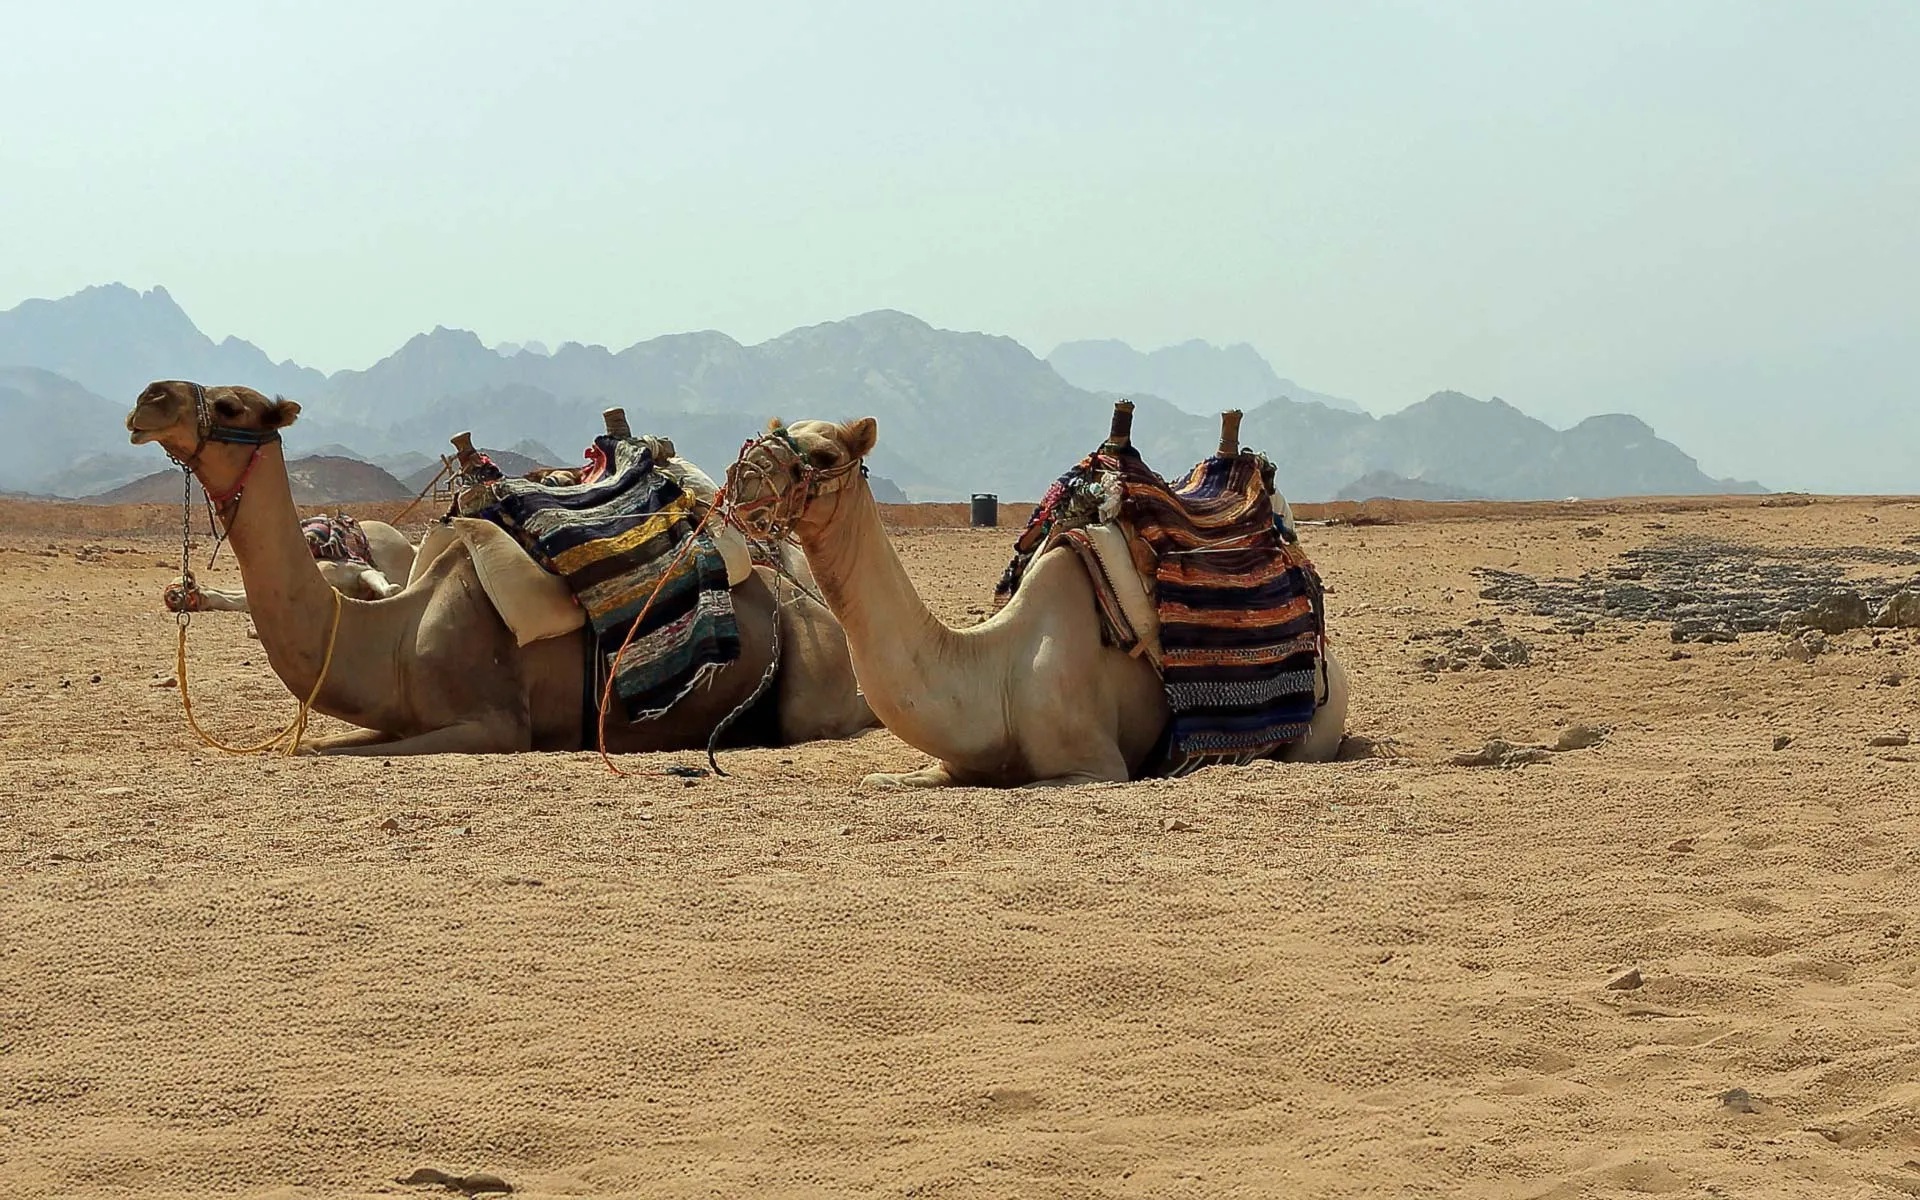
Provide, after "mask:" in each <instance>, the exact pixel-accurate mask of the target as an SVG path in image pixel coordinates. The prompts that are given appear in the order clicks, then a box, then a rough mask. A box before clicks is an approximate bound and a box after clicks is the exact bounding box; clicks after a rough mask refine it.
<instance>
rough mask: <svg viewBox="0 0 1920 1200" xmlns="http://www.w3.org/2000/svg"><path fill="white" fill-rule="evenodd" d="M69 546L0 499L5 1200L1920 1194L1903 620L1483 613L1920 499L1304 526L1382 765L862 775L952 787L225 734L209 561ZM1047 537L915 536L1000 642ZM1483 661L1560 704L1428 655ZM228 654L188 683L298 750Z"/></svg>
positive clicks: (855, 749)
mask: <svg viewBox="0 0 1920 1200" xmlns="http://www.w3.org/2000/svg"><path fill="white" fill-rule="evenodd" d="M1682 509H1684V511H1681V510H1682ZM75 511H76V510H75V509H74V508H71V507H61V508H58V509H55V508H53V507H44V508H42V507H36V506H32V505H10V506H0V604H4V606H5V610H6V611H7V612H8V614H9V615H10V618H11V619H10V620H9V622H8V624H7V626H6V630H5V632H4V633H0V644H4V650H0V758H3V759H4V761H3V762H0V1194H5V1195H7V1196H134V1195H138V1196H141V1197H201V1196H228V1195H247V1196H274V1197H309V1196H311V1197H323V1196H324V1197H334V1196H368V1195H393V1194H420V1195H431V1194H446V1193H444V1192H441V1191H439V1190H438V1189H435V1188H433V1187H430V1186H423V1187H407V1186H403V1185H401V1184H399V1183H397V1182H395V1181H396V1180H397V1179H400V1178H404V1177H407V1176H408V1175H410V1174H411V1173H412V1172H414V1171H415V1170H416V1169H418V1168H423V1167H430V1168H434V1169H438V1170H443V1171H446V1172H449V1173H451V1174H454V1175H464V1174H467V1173H471V1172H487V1173H490V1174H492V1175H495V1176H498V1177H499V1178H501V1179H503V1180H504V1181H506V1182H507V1183H510V1184H511V1185H512V1186H513V1187H514V1188H515V1189H516V1190H517V1193H518V1194H521V1195H528V1196H670V1197H695V1196H700V1197H707V1196H724V1197H732V1196H781V1197H810V1196H821V1197H825V1196H836V1197H837V1196H919V1197H962V1196H964V1197H976V1196H978V1197H1014V1196H1042V1197H1168V1196H1172V1197H1179V1196H1194V1197H1216V1196H1250V1197H1256V1196H1257V1197H1294V1196H1327V1197H1341V1196H1402V1195H1445V1196H1457V1195H1466V1196H1483V1197H1503V1198H1504V1197H1511V1198H1519V1197H1576V1196H1579V1197H1586V1196H1595V1197H1602V1196H1636V1195H1642V1194H1662V1193H1666V1194H1674V1195H1681V1196H1729V1197H1731V1196H1769V1197H1797V1196H1807V1197H1868V1196H1898V1195H1903V1194H1904V1195H1920V990H1916V983H1920V949H1917V947H1916V943H1920V926H1916V924H1915V914H1916V911H1920V904H1917V903H1916V896H1920V849H1917V847H1920V764H1916V762H1915V761H1914V760H1915V758H1916V757H1920V749H1916V748H1911V747H1899V746H1878V747H1876V746H1870V745H1869V742H1870V741H1872V740H1873V739H1875V737H1876V736H1878V735H1882V734H1885V733H1888V732H1889V731H1905V732H1911V733H1915V734H1920V729H1915V728H1914V726H1915V725H1916V724H1920V711H1916V704H1915V688H1916V687H1920V683H1915V682H1912V681H1910V680H1909V679H1908V678H1906V677H1907V676H1911V675H1913V674H1915V673H1916V672H1920V651H1917V650H1916V645H1917V643H1916V638H1915V636H1914V634H1913V633H1912V632H1909V631H1900V632H1891V633H1883V634H1879V635H1877V636H1878V641H1879V644H1878V645H1875V644H1874V638H1875V637H1876V635H1875V634H1873V633H1871V632H1867V631H1861V632H1856V633H1850V634H1845V635H1841V636H1838V637H1836V638H1834V639H1833V644H1832V645H1831V646H1830V648H1829V649H1828V650H1827V652H1826V653H1824V654H1821V655H1820V656H1818V657H1817V658H1815V659H1814V660H1813V661H1811V662H1796V661H1792V660H1790V659H1784V658H1779V657H1776V656H1775V651H1776V649H1777V648H1778V647H1779V646H1780V644H1781V638H1780V637H1779V636H1778V635H1775V634H1770V633H1768V634H1748V635H1743V636H1742V637H1741V639H1740V640H1739V641H1738V642H1735V643H1733V644H1724V645H1723V644H1709V645H1689V646H1686V647H1676V646H1675V645H1674V643H1672V642H1671V641H1670V640H1669V637H1668V633H1667V629H1666V628H1665V627H1664V626H1620V625H1613V624H1608V623H1603V624H1602V625H1600V626H1599V627H1598V628H1596V629H1595V630H1594V631H1593V632H1592V633H1589V634H1586V635H1585V636H1583V637H1578V638H1575V637H1572V636H1569V635H1566V634H1560V633H1553V632H1549V628H1550V626H1551V625H1552V624H1553V622H1551V621H1550V620H1548V619H1546V618H1537V617H1532V616H1529V615H1527V614H1514V613H1511V612H1505V611H1501V610H1499V609H1497V608H1496V607H1495V606H1494V605H1492V604H1491V603H1489V602H1486V601H1482V600H1480V599H1479V598H1478V585H1477V584H1476V582H1475V580H1474V579H1473V578H1472V577H1471V576H1470V575H1469V569H1470V568H1471V567H1473V566H1475V565H1484V566H1492V567H1498V568H1501V569H1506V570H1519V571H1526V572H1529V573H1533V574H1552V573H1563V572H1578V571H1582V570H1590V569H1600V568H1602V567H1604V566H1605V565H1606V564H1607V563H1608V562H1610V561H1613V560H1614V558H1615V556H1617V554H1618V553H1619V552H1620V551H1622V550H1624V549H1627V548H1631V547H1635V546H1643V545H1648V544H1651V543H1653V542H1654V541H1656V540H1658V539H1662V538H1668V537H1673V536H1675V535H1679V534H1688V533H1691V534H1697V535H1704V536H1711V537H1714V538H1720V539H1727V540H1735V541H1745V542H1753V543H1760V544H1765V545H1775V546H1778V545H1792V544H1796V543H1814V544H1828V545H1836V546H1854V545H1869V546H1888V547H1898V546H1901V545H1903V544H1907V540H1908V539H1914V538H1917V537H1920V505H1915V504H1912V503H1904V502H1889V501H1873V502H1866V501H1863V502H1845V503H1843V502H1828V501H1822V502H1820V503H1818V504H1815V505H1812V506H1810V507H1765V508H1763V507H1759V506H1757V504H1756V503H1755V502H1752V501H1741V502H1738V503H1730V504H1728V505H1724V506H1714V505H1702V504H1697V503H1689V504H1687V505H1669V506H1665V507H1663V506H1661V505H1660V504H1657V503H1645V504H1637V505H1613V506H1585V507H1578V508H1575V507H1568V508H1562V507H1558V506H1535V507H1533V508H1526V509H1513V508H1511V507H1510V506H1508V507H1499V508H1487V509H1481V510H1476V509H1473V508H1471V507H1468V508H1455V509H1444V508H1438V509H1436V508H1434V507H1432V506H1427V507H1420V506H1400V507H1398V508H1395V509H1393V510H1392V511H1391V512H1390V513H1388V514H1387V515H1388V516H1390V517H1391V518H1392V519H1394V520H1396V521H1397V522H1398V523H1394V524H1384V525H1335V526H1314V527H1310V528H1309V529H1308V530H1307V538H1308V542H1309V546H1310V549H1311V551H1312V553H1313V555H1314V557H1315V558H1316V560H1317V562H1318V563H1319V564H1320V566H1321V568H1322V571H1323V573H1324V574H1325V576H1326V578H1327V580H1328V582H1329V583H1330V585H1331V586H1332V589H1333V591H1332V596H1331V605H1332V613H1333V621H1334V629H1335V632H1336V636H1337V637H1338V638H1339V640H1340V644H1341V645H1342V646H1343V647H1344V649H1345V652H1346V655H1347V661H1348V662H1349V664H1350V665H1351V668H1352V672H1353V675H1354V679H1355V688H1356V697H1355V706H1354V712H1353V719H1352V722H1351V727H1352V730H1353V732H1354V733H1356V734H1360V735H1364V736H1366V737H1368V738H1371V739H1374V740H1375V741H1376V742H1377V743H1378V748H1377V750H1376V752H1375V754H1374V755H1372V756H1363V757H1358V758H1356V759H1354V760H1353V761H1346V762H1341V763H1337V764H1331V765H1326V766H1317V767H1283V766H1278V765H1272V764H1261V765H1258V766H1254V767H1248V768H1236V769H1216V770H1211V771H1207V772H1204V773H1202V774H1199V775H1197V776H1194V777H1192V778H1189V779H1185V780H1181V781H1178V782H1145V783H1138V784H1129V785H1123V786H1106V787H1092V788H1085V789H1080V790H1075V791H1068V792H990V791H969V790H956V791H945V792H939V793H933V794H887V793H874V792H869V791H866V790H864V789H863V788H862V787H861V786H860V785H859V782H858V781H859V778H860V776H861V774H862V773H863V772H866V771H871V770H878V769H901V768H905V767H912V766H917V765H919V764H920V763H921V762H922V761H924V760H923V759H922V758H921V756H919V755H918V754H916V753H915V752H913V751H911V750H909V749H907V748H905V747H903V746H902V745H901V744H900V743H899V742H897V741H896V740H895V739H894V738H893V737H892V736H891V735H889V734H887V733H885V732H884V731H874V732H872V733H869V734H867V735H865V736H863V737H860V738H858V739H856V740H854V741H851V742H847V743H826V744H816V745H812V746H807V747H802V748H798V749H792V750H777V751H753V752H737V753H731V754H728V755H726V756H725V757H724V759H723V763H724V766H725V767H726V769H727V770H728V771H729V772H731V775H730V777H729V778H726V779H709V780H701V781H696V782H692V783H688V782H684V781H681V780H678V779H672V778H663V777H660V776H657V775H656V776H651V777H640V778H615V777H613V776H611V775H609V774H608V773H607V772H606V771H605V770H604V769H602V767H601V766H600V764H599V762H598V760H597V758H595V757H594V756H592V755H590V754H578V755H539V756H535V755H523V756H512V757H473V758H459V757H436V758H424V759H393V760H379V759H370V760H326V759H311V758H302V759H293V760H286V759H264V760H263V759H249V758H230V757H227V756H225V755H221V754H218V753H214V752H210V751H206V750H202V749H198V748H196V746H195V743H194V742H193V740H192V739H191V737H190V736H189V735H188V733H187V731H186V730H185V728H184V726H183V723H182V719H181V714H180V697H179V693H178V691H177V689H176V688H175V687H169V686H164V684H165V681H166V680H167V679H169V678H170V677H171V676H172V675H173V629H174V622H173V618H172V617H171V616H170V615H168V614H166V613H164V612H162V611H161V610H160V606H159V593H160V588H161V586H162V584H163V583H164V582H165V581H166V579H168V578H169V577H171V575H172V573H173V571H174V569H175V567H174V566H173V565H172V564H173V563H174V562H175V560H176V559H177V553H178V546H177V541H170V539H169V537H168V536H167V535H166V532H165V531H166V530H167V529H169V528H170V527H171V526H170V525H169V524H168V522H169V521H170V520H172V518H171V517H170V516H168V515H167V514H165V513H160V514H159V515H158V516H156V515H155V514H154V513H152V512H145V513H144V514H143V512H142V511H139V510H115V509H96V510H92V512H93V514H94V515H92V516H87V515H85V514H82V515H79V516H75V515H74V513H75ZM1435 512H1451V513H1453V514H1456V515H1458V514H1466V519H1452V520H1434V519H1431V518H1432V516H1433V515H1434V513H1435ZM1476 514H1477V515H1476ZM1302 515H1303V516H1304V515H1309V514H1307V513H1303V514H1302ZM1582 526H1584V527H1588V528H1592V527H1594V526H1599V527H1600V528H1601V531H1602V532H1601V534H1600V535H1591V534H1590V535H1588V536H1579V535H1578V534H1577V529H1578V528H1579V527H1582ZM1656 526H1659V527H1662V528H1655V527H1656ZM1010 537H1011V530H1001V531H998V532H991V531H979V532H975V531H969V530H965V529H938V528H928V529H914V530H908V531H905V532H903V533H901V534H900V536H899V544H900V546H901V548H902V551H903V554H904V556H905V558H906V560H907V562H908V565H909V568H910V569H911V570H912V572H913V573H914V575H915V577H916V578H917V579H918V581H919V582H920V584H921V586H922V587H923V589H924V590H925V592H926V594H927V595H928V597H929V602H930V603H931V604H932V605H933V606H934V607H935V608H936V610H937V611H939V612H940V613H941V614H942V615H943V616H944V617H946V618H947V619H949V620H951V621H956V622H968V621H971V620H975V619H977V618H978V615H979V614H980V613H981V612H983V611H984V609H985V600H986V597H987V595H988V594H989V592H990V590H991V587H992V584H993V581H994V578H995V577H996V575H997V573H998V571H999V569H1000V567H1001V565H1002V563H1003V560H1004V557H1005V553H1006V547H1007V542H1008V540H1009V538H1010ZM236 579H237V575H236V574H235V573H234V572H233V571H232V569H231V566H230V565H229V566H227V567H224V568H222V569H220V570H217V571H216V572H215V573H214V574H213V576H212V577H210V578H209V582H212V583H215V584H217V585H221V586H226V585H231V584H233V583H234V581H235V580H236ZM1496 616H1497V617H1499V618H1500V619H1501V620H1502V622H1503V625H1504V628H1505V629H1506V630H1507V631H1509V632H1510V633H1512V634H1513V635H1515V636H1518V637H1520V638H1522V639H1523V640H1525V641H1526V642H1528V643H1529V644H1530V646H1531V659H1530V661H1529V663H1528V664H1527V665H1525V666H1522V667H1516V668H1512V669H1507V670H1487V669H1482V668H1480V667H1478V666H1474V667H1470V668H1468V669H1466V670H1461V671H1441V672H1438V673H1430V672H1427V671H1423V670H1422V669H1421V660H1422V658H1423V656H1426V655H1428V654H1431V653H1432V649H1433V643H1432V641H1431V639H1420V640H1409V638H1410V636H1411V635H1414V634H1417V633H1422V632H1431V631H1433V630H1436V629H1440V628H1444V627H1458V626H1461V625H1462V624H1463V623H1464V622H1465V621H1467V620H1469V619H1481V620H1485V619H1489V618H1492V617H1496ZM247 627H248V626H247V618H246V617H244V616H241V615H229V614H210V615H205V616H201V617H199V618H197V619H196V620H195V621H194V623H193V660H192V663H193V671H192V674H191V676H190V683H191V685H192V688H193V692H194V695H195V697H196V700H197V704H198V706H199V707H200V708H201V710H202V711H203V712H204V714H205V716H206V719H207V720H208V722H209V723H210V724H211V725H212V726H213V727H215V728H216V729H218V730H220V731H223V732H225V733H228V734H233V735H239V734H243V733H254V734H256V735H263V734H265V733H266V732H270V731H271V729H272V728H276V727H277V726H278V725H279V724H280V723H282V722H284V721H285V720H286V719H287V717H288V716H290V715H291V712H292V708H293V705H292V701H291V700H290V698H289V697H288V696H287V694H286V691H285V689H284V688H283V687H281V686H280V684H279V683H278V681H277V680H275V679H274V678H273V677H272V675H271V674H270V673H269V672H268V671H267V670H266V668H265V662H264V657H263V654H262V652H261V650H260V647H259V643H258V642H255V641H252V640H249V638H248V637H247V634H246V631H247ZM1676 652H1677V653H1681V654H1685V655H1687V656H1688V657H1684V658H1676V657H1674V655H1675V654H1676ZM1888 681H1891V682H1888ZM1575 722H1584V723H1587V724H1590V725H1604V726H1610V727H1611V733H1610V734H1609V735H1608V736H1607V737H1606V738H1605V740H1603V741H1602V742H1601V743H1600V744H1599V745H1597V746H1594V747H1592V748H1590V749H1584V750H1577V751H1568V752H1565V753H1554V754H1550V755H1548V756H1547V757H1546V759H1545V761H1542V762H1538V763H1534V764H1532V765H1527V766H1523V767H1518V768H1515V769H1497V768H1496V769H1489V768H1469V767H1460V766H1454V765H1451V764H1450V759H1451V758H1452V757H1453V756H1454V755H1456V754H1458V753H1460V752H1462V751H1469V750H1473V749H1475V748H1477V747H1479V746H1480V745H1481V744H1482V743H1483V742H1484V741H1486V740H1487V739H1489V738H1494V737H1500V738H1505V739H1508V740H1510V741H1512V742H1515V743H1520V744H1526V743H1537V742H1544V743H1551V742H1553V741H1554V740H1555V738H1556V737H1558V735H1559V734H1560V733H1561V732H1562V731H1563V730H1564V728H1565V727H1566V726H1568V725H1569V724H1571V723H1575ZM330 724H331V723H329V722H325V721H322V722H317V723H316V729H317V730H319V731H321V732H324V731H326V729H327V728H328V727H329V726H330ZM1779 737H1785V738H1788V739H1790V741H1789V742H1788V744H1787V745H1786V746H1785V748H1784V749H1779V750H1776V749H1775V748H1774V746H1775V742H1776V739H1777V738H1779ZM700 761H701V760H700V757H699V756H698V755H676V756H664V757H661V758H655V759H632V760H628V765H629V766H632V767H636V768H640V767H646V768H658V767H659V766H661V765H663V764H665V763H684V764H695V763H698V762H700ZM1630 971H1637V972H1638V973H1639V974H1638V978H1637V980H1636V979H1634V978H1627V979H1625V980H1620V977H1621V976H1622V975H1624V974H1626V973H1628V972H1630ZM1613 981H1618V982H1621V983H1623V984H1626V985H1631V984H1635V983H1637V984H1638V986H1621V987H1616V988H1609V986H1608V984H1609V982H1613Z"/></svg>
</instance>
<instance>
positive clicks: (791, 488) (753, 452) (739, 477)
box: [727, 425, 867, 540]
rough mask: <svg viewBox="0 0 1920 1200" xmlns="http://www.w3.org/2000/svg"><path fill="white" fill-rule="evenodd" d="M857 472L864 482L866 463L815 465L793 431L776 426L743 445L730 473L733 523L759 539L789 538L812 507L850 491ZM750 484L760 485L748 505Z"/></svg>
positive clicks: (860, 461) (850, 462) (728, 482)
mask: <svg viewBox="0 0 1920 1200" xmlns="http://www.w3.org/2000/svg"><path fill="white" fill-rule="evenodd" d="M856 471H857V472H859V476H858V477H859V478H861V479H865V478H866V477H867V464H866V462H865V460H863V459H858V458H854V459H849V460H848V461H846V462H843V463H841V464H840V465H839V466H836V467H816V466H814V465H813V463H812V461H811V460H809V459H808V458H807V455H806V453H805V452H804V451H803V450H801V449H800V443H798V442H796V441H794V440H793V435H792V434H791V433H788V432H787V427H786V426H785V425H776V426H774V427H773V428H772V429H770V430H768V431H767V432H766V433H763V434H761V435H760V436H759V437H757V438H749V439H748V440H747V441H746V442H745V443H744V444H742V445H741V447H740V455H739V457H738V458H736V459H734V462H733V465H732V466H730V467H728V468H727V497H728V500H729V503H730V504H731V506H732V515H731V518H730V519H731V520H732V522H733V523H734V524H735V525H738V526H739V527H740V528H741V529H742V530H744V531H745V532H746V533H747V534H749V535H750V536H752V537H755V538H759V539H762V540H765V539H768V538H774V537H780V536H784V535H785V534H786V532H787V531H788V530H789V529H792V528H793V526H794V523H795V522H797V521H799V520H800V518H801V517H803V516H805V515H806V512H807V505H809V504H811V503H813V502H814V501H815V500H818V499H819V498H820V497H822V496H831V495H833V494H834V493H835V492H838V491H840V490H841V489H843V488H845V487H847V486H848V485H849V484H851V483H852V482H853V481H854V478H855V474H854V473H855V472H856ZM749 482H750V483H753V484H756V485H758V486H757V487H755V488H754V489H753V490H752V491H751V492H749V493H748V494H749V495H750V497H751V498H750V499H747V500H742V499H740V497H741V495H742V491H743V486H744V485H745V484H747V483H749Z"/></svg>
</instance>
